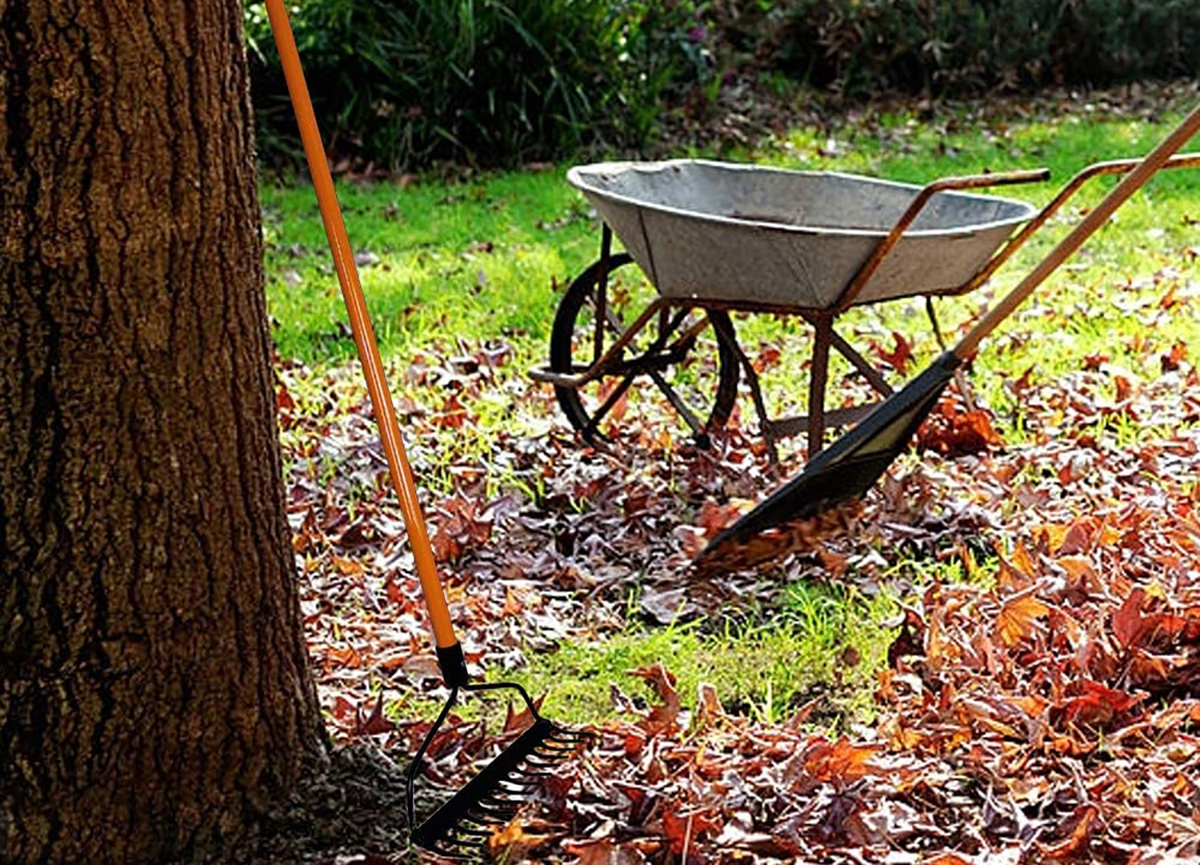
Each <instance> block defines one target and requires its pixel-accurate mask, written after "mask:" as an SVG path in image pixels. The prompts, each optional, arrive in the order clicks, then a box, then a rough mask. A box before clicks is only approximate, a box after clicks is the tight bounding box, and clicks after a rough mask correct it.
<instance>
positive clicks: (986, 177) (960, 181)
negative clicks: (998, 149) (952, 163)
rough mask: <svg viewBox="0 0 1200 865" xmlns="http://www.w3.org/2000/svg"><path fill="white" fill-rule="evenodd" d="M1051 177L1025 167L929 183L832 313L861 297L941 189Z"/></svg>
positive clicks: (864, 264) (860, 270) (948, 178)
mask: <svg viewBox="0 0 1200 865" xmlns="http://www.w3.org/2000/svg"><path fill="white" fill-rule="evenodd" d="M1049 179H1050V169H1049V168H1033V169H1022V170H1019V171H1001V172H996V173H994V174H992V173H989V174H969V175H966V176H963V177H943V178H942V179H940V180H935V181H933V182H932V183H930V184H927V185H926V186H925V187H924V188H922V189H921V191H920V192H918V193H917V195H916V197H915V198H913V200H912V202H910V203H909V205H908V209H907V210H905V211H904V213H903V214H901V215H900V218H899V219H898V220H896V224H895V225H893V226H892V229H891V231H889V232H888V234H887V237H885V238H884V239H883V240H881V241H880V242H879V245H878V246H876V247H875V249H874V250H872V251H871V255H870V257H869V258H867V260H866V261H864V262H863V264H862V267H860V268H859V269H858V272H857V273H856V274H854V278H853V279H852V280H850V283H849V285H847V286H846V288H845V290H844V291H843V292H842V295H841V297H839V298H838V300H837V303H835V304H834V305H833V307H832V309H831V310H830V314H832V315H840V314H841V313H843V312H845V311H846V310H847V309H849V308H850V307H851V306H852V305H853V304H854V301H855V300H856V299H857V298H858V295H859V293H860V292H861V291H862V290H863V288H864V287H865V286H866V284H867V282H869V281H870V279H871V277H872V276H874V275H875V272H876V271H877V270H879V266H880V265H881V264H882V263H883V260H884V259H885V258H887V256H888V254H889V253H890V252H891V251H892V250H893V249H894V248H895V246H896V244H897V243H899V242H900V238H901V236H902V235H903V234H904V232H906V231H908V229H909V227H910V226H911V225H912V224H913V223H914V222H916V220H917V217H918V216H920V214H921V211H922V210H924V209H925V205H926V204H928V203H929V200H930V199H931V198H933V196H934V195H936V194H937V193H939V192H954V191H959V190H963V189H985V188H987V187H991V186H1013V185H1015V184H1018V183H1038V182H1041V181H1044V180H1049Z"/></svg>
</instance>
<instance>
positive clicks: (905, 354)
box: [871, 330, 913, 375]
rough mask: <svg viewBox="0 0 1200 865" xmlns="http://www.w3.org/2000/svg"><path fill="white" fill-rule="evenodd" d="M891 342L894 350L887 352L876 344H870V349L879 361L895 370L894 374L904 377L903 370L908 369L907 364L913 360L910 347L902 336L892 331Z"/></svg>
mask: <svg viewBox="0 0 1200 865" xmlns="http://www.w3.org/2000/svg"><path fill="white" fill-rule="evenodd" d="M892 340H893V342H895V348H893V349H892V350H891V351H888V350H887V349H885V348H884V347H883V346H881V345H879V344H878V343H872V346H871V347H872V349H873V350H874V351H875V354H876V355H878V357H879V359H880V360H882V361H883V362H884V363H886V364H887V365H888V366H890V367H891V368H892V369H894V370H896V372H898V373H900V374H901V375H904V372H905V370H907V369H908V364H909V363H910V362H911V361H912V358H913V351H912V346H911V345H909V343H908V340H906V339H905V338H904V336H903V335H902V334H900V333H899V332H897V331H894V330H893V331H892Z"/></svg>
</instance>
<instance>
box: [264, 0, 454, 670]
mask: <svg viewBox="0 0 1200 865" xmlns="http://www.w3.org/2000/svg"><path fill="white" fill-rule="evenodd" d="M266 3H267V15H268V17H269V18H270V19H271V31H272V32H273V33H274V34H275V45H276V47H277V48H278V49H279V59H280V61H281V62H282V64H283V74H284V77H285V78H286V79H287V86H288V93H289V94H290V95H291V98H292V108H294V109H295V112H296V123H297V124H298V125H299V126H300V140H301V142H303V144H304V155H305V157H306V158H307V159H308V170H309V173H310V174H311V175H312V182H313V187H314V189H316V193H317V204H318V205H319V206H320V208H321V219H322V221H323V222H324V223H325V234H326V236H327V237H328V238H329V250H330V252H332V253H333V266H334V268H335V269H336V270H337V277H338V283H340V284H341V286H342V297H343V298H344V299H345V301H346V312H348V313H349V315H350V329H351V330H352V331H353V333H354V344H355V345H356V346H358V357H359V360H361V361H362V365H363V372H364V374H365V375H366V379H367V392H368V393H369V394H370V396H371V406H372V407H373V408H374V409H375V420H376V421H377V423H378V425H379V435H380V438H382V439H383V450H384V452H385V453H386V454H387V461H388V467H389V468H390V469H391V475H392V483H393V485H394V486H395V488H396V495H397V496H399V498H400V510H401V511H403V513H404V524H405V526H406V527H407V528H408V538H409V543H410V544H411V546H412V551H413V557H414V558H415V559H416V563H417V575H418V576H419V577H420V579H421V591H422V593H423V594H424V595H425V606H426V607H427V608H428V609H429V620H430V623H431V624H432V626H433V636H434V641H435V642H436V644H437V647H438V649H439V650H442V649H453V648H455V647H457V645H458V638H457V637H456V636H455V635H454V626H453V625H452V624H451V623H450V610H449V609H448V607H447V606H446V595H445V592H443V591H442V583H441V581H440V580H439V579H438V575H437V565H436V564H435V563H434V560H433V548H432V547H431V546H430V544H429V532H428V531H427V530H426V528H425V518H424V517H423V516H422V515H421V506H420V504H419V503H418V502H417V488H416V485H415V484H414V482H413V473H412V468H410V467H409V464H408V457H406V456H405V454H404V442H403V441H402V440H401V438H400V427H399V425H398V424H397V423H396V412H395V409H394V408H393V407H392V397H391V394H390V393H389V392H388V386H387V380H386V379H385V378H384V375H383V363H382V361H381V360H380V359H379V346H378V345H376V344H375V332H374V330H372V328H371V318H370V316H369V315H368V313H367V302H366V300H365V299H364V298H363V293H362V285H361V283H359V280H358V269H357V268H356V267H355V266H354V254H353V252H352V251H351V249H350V239H349V238H348V237H347V236H346V225H345V223H344V222H343V221H342V210H341V208H340V207H339V206H338V200H337V193H336V192H335V191H334V188H333V178H332V177H331V176H330V174H329V166H328V164H327V163H326V160H325V148H324V147H323V146H322V145H321V133H320V131H319V130H318V129H317V118H316V116H315V115H314V114H313V108H312V100H311V99H310V98H309V95H308V85H307V84H305V82H304V70H303V69H301V68H300V55H299V52H297V50H296V40H295V38H294V37H293V36H292V27H291V24H290V23H289V22H288V15H287V10H286V9H285V8H284V5H283V0H266ZM443 654H444V653H443V652H442V651H439V652H438V656H439V659H442V660H445V659H444V658H443ZM458 657H459V660H461V653H458ZM442 669H443V673H447V672H448V671H447V669H446V665H445V664H444V663H443V667H442ZM463 672H464V673H465V669H464V670H463ZM448 684H453V683H450V682H448Z"/></svg>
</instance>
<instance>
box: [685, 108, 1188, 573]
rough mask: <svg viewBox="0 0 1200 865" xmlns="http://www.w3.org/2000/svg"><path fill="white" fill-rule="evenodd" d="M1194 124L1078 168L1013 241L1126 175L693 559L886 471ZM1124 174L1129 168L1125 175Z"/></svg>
mask: <svg viewBox="0 0 1200 865" xmlns="http://www.w3.org/2000/svg"><path fill="white" fill-rule="evenodd" d="M1198 129H1200V105H1197V106H1196V107H1195V108H1193V109H1192V111H1191V113H1190V114H1188V115H1187V117H1185V118H1184V119H1183V120H1182V121H1181V122H1180V124H1179V125H1178V126H1177V127H1176V128H1175V129H1174V130H1173V131H1172V132H1171V133H1170V134H1169V135H1168V136H1167V137H1166V138H1164V139H1163V141H1162V142H1161V143H1160V144H1159V145H1158V146H1157V147H1155V148H1154V150H1152V151H1151V152H1150V153H1149V154H1148V155H1147V156H1146V157H1145V158H1144V159H1142V160H1141V161H1140V162H1139V161H1131V160H1124V161H1121V162H1113V163H1100V164H1098V165H1094V166H1091V167H1089V168H1088V169H1085V170H1084V171H1082V172H1080V174H1079V175H1078V176H1077V177H1076V178H1075V180H1074V181H1072V183H1070V184H1068V185H1067V187H1066V188H1065V189H1064V190H1063V194H1060V195H1059V197H1058V198H1057V199H1055V201H1054V202H1052V203H1051V205H1048V206H1047V208H1046V210H1044V211H1043V214H1042V216H1041V217H1039V218H1038V219H1037V220H1034V223H1033V224H1031V226H1030V227H1029V228H1028V229H1027V230H1026V231H1024V232H1022V234H1021V235H1020V236H1019V237H1018V238H1017V239H1014V241H1013V242H1014V243H1019V242H1020V241H1021V240H1023V239H1024V237H1025V236H1027V235H1028V233H1031V232H1032V231H1033V230H1036V229H1037V228H1038V227H1040V225H1041V224H1043V222H1044V217H1046V216H1048V215H1049V213H1050V212H1052V208H1055V207H1057V205H1058V204H1060V203H1061V201H1062V200H1063V199H1064V198H1065V196H1066V194H1069V193H1070V192H1073V191H1074V189H1075V188H1077V187H1078V185H1079V183H1081V182H1082V181H1083V180H1085V179H1087V178H1089V177H1092V176H1095V175H1098V174H1120V173H1125V177H1124V178H1123V179H1122V180H1121V182H1120V183H1118V184H1117V185H1116V186H1115V187H1113V189H1112V191H1111V192H1109V193H1108V195H1106V196H1105V197H1104V199H1103V200H1102V201H1101V202H1100V203H1099V204H1098V205H1096V207H1095V208H1094V209H1092V210H1091V211H1090V212H1089V213H1088V214H1087V216H1086V217H1085V218H1084V220H1083V221H1082V222H1080V223H1079V224H1078V225H1077V226H1075V228H1074V229H1072V230H1071V232H1070V233H1069V234H1068V235H1067V236H1066V237H1064V238H1063V239H1062V240H1061V241H1059V243H1058V245H1057V246H1055V247H1054V249H1052V250H1051V251H1050V252H1049V253H1048V254H1047V255H1046V257H1045V258H1043V259H1042V261H1041V262H1040V263H1039V264H1038V265H1037V266H1036V267H1035V268H1034V269H1033V270H1032V271H1030V272H1029V274H1028V275H1027V276H1026V277H1025V278H1024V279H1023V280H1021V282H1020V283H1019V284H1018V285H1017V286H1016V288H1014V289H1013V290H1012V291H1011V292H1009V293H1008V294H1007V295H1006V296H1005V297H1004V298H1003V299H1002V300H1001V301H1000V302H999V303H997V304H996V305H995V306H994V307H993V308H992V309H990V310H988V311H987V312H986V314H985V315H984V316H983V318H982V319H980V321H979V322H978V323H977V324H976V325H975V326H974V327H973V328H972V329H971V330H970V332H968V333H967V335H966V336H964V337H963V338H962V339H961V340H959V342H958V344H957V345H955V346H954V347H953V348H952V349H950V350H949V351H947V352H945V353H944V354H943V355H942V356H941V357H939V358H938V359H937V360H935V361H934V362H933V363H932V364H931V365H930V366H929V368H928V369H926V370H925V371H924V372H922V373H921V374H920V375H919V376H917V377H916V378H915V379H913V380H912V381H911V382H909V383H908V384H907V385H905V386H904V388H903V389H901V390H899V391H897V392H896V393H895V394H894V395H892V396H891V397H889V398H888V399H887V400H885V401H884V402H882V403H880V404H879V405H878V406H877V407H876V408H875V409H874V410H873V411H872V412H871V413H870V414H869V415H867V416H866V417H865V418H863V420H862V421H861V422H860V423H859V424H858V425H857V426H855V427H854V428H853V429H851V430H850V431H849V432H847V433H846V434H845V435H843V436H842V437H841V438H839V439H838V440H837V441H835V442H834V443H833V444H831V445H830V446H829V447H827V448H825V449H824V450H823V451H821V452H820V453H819V454H817V455H816V456H815V457H813V458H812V459H811V460H810V461H809V462H808V464H807V465H806V466H805V467H804V471H803V472H801V473H800V474H799V475H797V476H796V477H795V478H793V479H792V480H791V481H789V482H788V483H786V484H785V485H784V486H782V487H780V488H779V489H778V490H776V491H775V492H774V493H772V494H771V495H770V496H769V497H767V498H766V499H764V500H763V501H762V502H760V503H759V504H758V505H757V506H756V507H754V508H753V509H752V510H750V511H749V512H748V513H746V514H745V515H744V516H742V517H741V519H739V520H738V521H737V522H735V523H734V524H733V525H732V526H730V527H729V528H727V529H725V530H724V531H722V532H720V533H719V534H718V535H717V536H716V537H714V538H713V539H712V541H710V542H709V544H708V545H707V546H706V547H705V548H704V549H703V550H701V552H700V554H699V555H698V556H696V558H695V559H694V561H693V564H694V565H695V566H696V567H698V568H700V569H702V570H703V569H707V568H710V567H712V566H713V565H714V564H717V563H720V562H721V561H723V560H725V559H726V558H728V557H733V556H734V555H735V554H736V550H737V549H738V548H739V547H740V546H741V545H742V544H744V543H746V542H747V541H748V540H750V539H751V538H753V537H754V536H755V535H758V534H760V533H761V532H764V531H766V530H767V529H770V528H774V527H775V526H779V525H781V524H783V523H786V522H790V521H792V520H797V519H803V518H805V517H812V516H815V515H817V514H818V513H821V512H822V511H824V510H826V509H828V508H831V507H833V506H834V505H836V504H839V503H841V502H844V501H847V500H849V499H852V498H857V497H858V496H861V495H862V494H863V493H865V492H866V491H867V490H868V489H870V488H871V486H872V485H874V483H875V481H876V480H878V479H879V476H880V475H882V474H883V472H884V470H886V469H887V467H888V466H889V465H890V464H891V463H892V461H893V460H895V459H896V457H897V456H899V454H900V453H901V452H902V451H903V450H904V449H905V448H906V447H907V446H908V442H909V440H910V439H911V438H912V437H913V435H914V434H915V433H916V431H917V428H918V427H920V425H921V422H922V421H924V419H925V417H926V416H927V415H928V414H929V412H930V410H931V409H932V408H933V407H934V405H936V404H937V401H938V397H939V396H940V395H941V393H942V391H943V390H944V389H945V387H946V385H947V383H949V381H950V380H951V379H952V378H953V377H954V374H955V371H956V370H957V369H958V368H959V367H960V366H962V364H964V363H966V362H967V361H969V360H970V359H971V358H973V357H974V356H975V353H976V351H977V350H978V348H979V343H980V342H982V341H983V339H984V338H985V337H986V336H988V335H989V334H990V333H991V332H992V331H993V330H995V329H996V327H997V326H998V325H999V324H1000V323H1001V322H1003V321H1004V320H1005V319H1006V318H1008V317H1009V316H1010V315H1011V314H1012V313H1013V311H1014V310H1016V308H1017V307H1018V306H1019V305H1020V304H1021V303H1022V302H1023V301H1024V300H1025V299H1026V298H1028V297H1029V295H1030V294H1032V293H1033V291H1034V290H1035V289H1036V288H1037V287H1038V286H1039V285H1041V283H1042V282H1043V281H1044V280H1045V279H1046V278H1047V277H1048V276H1050V274H1051V273H1053V272H1054V271H1055V270H1057V269H1058V267H1059V266H1060V265H1061V264H1062V263H1063V262H1064V261H1065V260H1066V259H1067V258H1068V257H1070V256H1071V255H1072V254H1073V253H1074V252H1075V251H1076V250H1077V249H1079V247H1080V246H1082V245H1083V243H1084V241H1086V240H1087V239H1088V238H1089V237H1090V236H1091V235H1092V234H1093V233H1094V232H1095V231H1096V230H1097V229H1098V228H1100V226H1102V225H1103V224H1104V223H1105V222H1107V221H1108V219H1109V217H1111V216H1112V214H1113V213H1114V212H1115V211H1116V209H1117V208H1118V207H1120V206H1121V205H1122V204H1124V203H1125V200H1126V199H1128V198H1129V197H1130V196H1131V195H1133V193H1134V192H1136V191H1137V190H1138V189H1139V188H1141V186H1142V185H1143V184H1144V183H1145V182H1146V181H1147V180H1149V179H1150V178H1151V177H1152V176H1153V175H1154V174H1155V173H1156V172H1157V171H1158V170H1159V169H1160V168H1161V167H1163V166H1164V165H1165V164H1167V163H1168V160H1170V159H1171V156H1172V154H1174V153H1175V152H1176V151H1177V150H1179V149H1180V148H1181V147H1183V145H1184V144H1186V143H1187V142H1188V140H1189V139H1190V138H1191V137H1192V136H1193V135H1194V134H1195V133H1196V131H1197V130H1198ZM1174 164H1177V165H1179V166H1185V165H1194V164H1196V157H1195V155H1193V154H1189V155H1188V156H1186V157H1183V156H1181V157H1178V159H1177V160H1176V161H1175V163H1174ZM1126 172H1127V173H1126Z"/></svg>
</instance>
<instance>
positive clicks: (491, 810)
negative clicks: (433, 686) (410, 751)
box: [408, 682, 590, 859]
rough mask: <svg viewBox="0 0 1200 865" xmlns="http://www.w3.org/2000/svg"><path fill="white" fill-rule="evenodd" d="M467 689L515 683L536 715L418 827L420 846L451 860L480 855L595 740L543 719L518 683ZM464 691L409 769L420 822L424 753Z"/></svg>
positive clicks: (414, 832)
mask: <svg viewBox="0 0 1200 865" xmlns="http://www.w3.org/2000/svg"><path fill="white" fill-rule="evenodd" d="M462 687H463V689H464V690H468V691H485V690H495V689H498V688H514V689H516V690H517V691H518V692H520V694H521V697H522V699H524V701H525V705H526V706H527V707H528V709H529V712H530V714H531V715H532V716H533V718H534V722H533V724H532V725H531V726H530V727H529V728H528V729H526V730H525V732H523V733H522V734H521V735H520V736H519V737H517V739H516V741H514V742H513V743H512V744H511V745H509V746H508V747H507V748H505V749H504V750H503V751H502V752H501V753H500V754H499V755H498V756H497V757H496V758H495V759H494V760H492V762H490V763H488V764H487V765H486V766H485V767H484V768H483V769H482V770H481V771H480V772H479V774H478V775H476V776H475V777H474V778H472V779H471V780H470V781H468V782H467V784H466V786H464V787H463V788H462V789H461V790H459V791H458V792H457V793H455V794H454V795H453V796H452V797H451V798H450V799H449V800H447V801H446V802H444V803H443V804H442V805H441V807H439V808H438V809H437V810H436V811H434V812H433V814H432V815H430V817H429V819H427V820H426V821H425V822H424V823H422V824H421V825H420V826H417V827H416V828H415V829H413V830H412V841H413V843H414V844H416V845H417V846H418V847H421V848H423V849H425V850H428V851H430V852H432V853H437V854H438V855H439V856H445V857H447V858H450V859H471V858H475V857H476V856H478V855H479V854H480V853H481V852H482V850H483V848H484V847H485V846H486V845H487V842H488V839H490V838H491V837H492V835H493V834H494V832H495V830H496V829H497V828H500V827H502V826H504V825H506V824H507V823H509V822H510V821H511V820H512V819H513V818H514V817H515V816H516V815H517V812H518V811H519V810H520V808H521V806H522V805H523V804H525V801H526V800H527V798H528V797H529V796H530V795H531V794H532V793H533V792H534V791H535V790H536V788H537V787H538V785H539V784H541V782H542V779H544V778H548V777H550V776H551V775H553V774H554V770H555V768H556V767H557V766H558V765H559V764H561V763H563V762H565V761H566V760H568V759H570V757H572V756H573V755H574V754H575V753H576V752H577V751H578V750H579V748H580V746H581V745H584V744H586V743H587V741H588V740H589V738H590V736H589V735H588V734H587V733H583V732H578V731H572V730H568V729H566V728H564V727H560V726H559V725H557V724H555V723H554V722H552V721H549V720H547V719H546V718H543V717H542V716H541V715H539V714H538V713H537V710H536V709H535V708H534V705H533V701H532V700H530V699H529V695H528V694H527V693H526V692H525V689H524V688H522V687H521V686H520V685H518V684H515V683H507V682H503V683H495V684H492V683H489V684H483V685H463V686H462ZM457 695H458V688H454V689H452V690H451V692H450V698H449V699H448V700H447V701H446V705H445V707H443V709H442V712H441V714H440V715H439V716H438V719H437V721H436V722H434V725H433V726H432V727H431V728H430V730H429V733H427V734H426V736H425V741H424V742H422V744H421V747H420V749H418V751H417V753H416V756H415V757H413V761H412V764H411V765H410V766H409V769H408V820H409V826H410V827H411V826H414V825H415V822H416V821H415V816H414V806H413V788H414V784H415V781H416V775H417V773H418V771H419V769H420V763H421V757H422V756H423V755H424V753H425V750H426V748H428V746H429V743H430V742H431V741H432V740H433V736H434V734H435V733H436V732H437V730H438V728H439V727H440V726H441V725H442V722H443V721H444V720H445V718H446V715H447V713H448V712H449V711H450V707H451V706H453V705H454V702H455V700H456V698H457Z"/></svg>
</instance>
